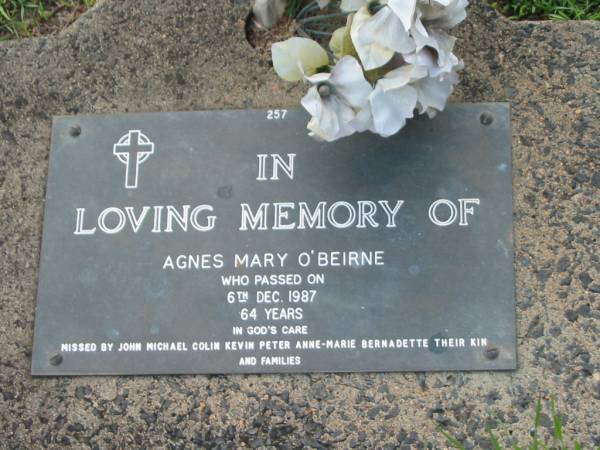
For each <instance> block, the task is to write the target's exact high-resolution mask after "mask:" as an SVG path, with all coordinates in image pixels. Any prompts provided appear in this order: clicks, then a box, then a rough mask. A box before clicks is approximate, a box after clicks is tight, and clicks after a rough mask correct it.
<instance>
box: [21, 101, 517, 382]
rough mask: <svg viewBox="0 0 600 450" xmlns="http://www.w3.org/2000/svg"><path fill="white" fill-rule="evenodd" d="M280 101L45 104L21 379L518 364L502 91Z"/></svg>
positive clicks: (506, 128) (494, 367) (507, 141)
mask: <svg viewBox="0 0 600 450" xmlns="http://www.w3.org/2000/svg"><path fill="white" fill-rule="evenodd" d="M282 115H283V112H282V111H271V112H270V113H269V112H267V111H257V110H245V111H205V112H189V113H182V112H179V113H156V114H124V115H106V116H72V117H61V118H57V119H56V120H55V123H54V129H53V137H52V150H51V154H50V168H49V176H48V187H47V203H46V212H45V218H44V234H43V242H42V255H41V271H40V281H39V289H38V306H37V312H36V327H35V341H34V354H33V364H32V373H33V374H34V375H59V374H60V375H67V374H171V373H240V372H247V373H260V372H313V371H413V370H414V371H423V370H498V369H514V368H515V366H516V354H515V317H514V314H515V312H514V282H513V267H512V196H511V151H510V115H509V108H508V105H506V104H499V103H494V104H489V103H488V104H455V105H451V106H449V107H448V109H447V110H446V111H445V112H444V113H442V114H440V115H439V116H438V117H437V118H435V119H434V120H426V119H417V120H413V121H412V122H410V124H409V125H408V126H407V127H406V128H405V129H404V130H403V131H402V132H401V133H399V134H398V135H396V136H394V137H392V138H388V139H381V138H378V137H375V136H373V135H370V134H362V135H357V136H353V137H350V138H347V139H344V140H342V141H339V142H336V143H334V144H326V143H318V142H315V141H314V140H312V139H311V138H309V137H307V136H306V133H305V123H306V119H307V118H306V116H305V113H304V112H302V111H301V110H290V111H287V113H286V114H285V117H284V118H281V116H282ZM268 116H270V117H271V119H270V120H269V119H268V118H267V117H268ZM272 154H278V155H280V158H281V159H280V160H279V162H280V164H279V165H278V169H279V170H278V173H277V178H278V179H277V180H274V179H271V178H273V175H274V173H273V167H274V166H273V164H275V165H276V163H275V159H274V157H272V156H271V155H272ZM290 154H294V155H295V156H294V157H293V168H292V167H291V164H290V158H292V157H290V156H289V155H290ZM259 155H266V156H259ZM261 162H262V163H264V165H263V164H261ZM263 169H264V171H263ZM263 178H265V179H263ZM461 199H462V202H461ZM438 200H440V201H439V202H438V203H437V205H438V206H437V207H435V206H434V207H433V210H432V212H431V214H430V209H431V208H432V204H434V202H436V201H438ZM442 200H443V201H442ZM262 204H265V205H266V206H261V205H262ZM186 205H189V206H186ZM243 205H246V206H243ZM386 205H387V208H386ZM145 207H146V208H145ZM395 207H396V210H394V208H395ZM261 212H264V213H265V215H264V217H261V215H260V214H261ZM454 213H455V217H453V214H454ZM254 219H255V220H254ZM436 222H437V223H436ZM461 222H462V225H461ZM335 252H339V253H335ZM352 252H354V253H352ZM245 255H247V259H245V257H246V256H245ZM236 258H237V264H236ZM336 258H337V260H336ZM344 258H346V259H344ZM334 261H335V263H334ZM271 275H281V276H284V275H285V276H287V278H285V277H280V278H275V279H271V278H270V276H271ZM244 276H247V277H248V281H247V282H246V280H245V278H244ZM232 277H234V278H232ZM235 277H238V278H235ZM227 280H229V284H230V286H227V285H226V284H227V282H226V281H227ZM236 281H238V283H237V284H235V282H236ZM281 282H283V284H281ZM232 283H234V284H235V285H231V284H232ZM251 333H253V334H251ZM256 333H264V334H256ZM251 347H253V348H251ZM318 347H320V348H318ZM382 347H387V348H382ZM119 348H120V349H121V350H119Z"/></svg>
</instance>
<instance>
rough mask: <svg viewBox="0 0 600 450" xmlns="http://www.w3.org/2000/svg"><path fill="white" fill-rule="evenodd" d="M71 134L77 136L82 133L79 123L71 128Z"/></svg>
mask: <svg viewBox="0 0 600 450" xmlns="http://www.w3.org/2000/svg"><path fill="white" fill-rule="evenodd" d="M69 134H70V135H71V136H72V137H77V136H79V135H80V134H81V127H80V126H79V125H73V126H72V127H71V129H70V130H69Z"/></svg>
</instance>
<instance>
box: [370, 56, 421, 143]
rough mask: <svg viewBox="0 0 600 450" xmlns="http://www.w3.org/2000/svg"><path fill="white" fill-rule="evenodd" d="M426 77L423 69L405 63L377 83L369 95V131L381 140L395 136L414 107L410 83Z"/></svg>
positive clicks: (415, 99) (415, 100) (415, 101)
mask: <svg viewBox="0 0 600 450" xmlns="http://www.w3.org/2000/svg"><path fill="white" fill-rule="evenodd" d="M426 77H427V68H426V67H425V66H415V65H412V64H405V65H404V66H402V67H399V68H397V69H394V70H392V71H391V72H388V73H387V74H386V75H385V76H384V77H383V78H381V79H380V80H378V81H377V84H376V85H375V89H374V90H373V92H372V94H371V95H370V96H369V103H370V105H371V114H372V116H373V126H372V131H374V132H375V133H377V134H379V135H381V136H383V137H388V136H391V135H392V134H395V133H397V132H398V131H399V130H400V129H401V128H402V127H403V126H404V125H405V124H406V120H407V119H409V118H411V117H413V115H414V110H415V108H416V107H417V101H418V91H417V89H415V88H414V87H413V85H412V84H413V83H414V82H415V81H418V80H423V79H426Z"/></svg>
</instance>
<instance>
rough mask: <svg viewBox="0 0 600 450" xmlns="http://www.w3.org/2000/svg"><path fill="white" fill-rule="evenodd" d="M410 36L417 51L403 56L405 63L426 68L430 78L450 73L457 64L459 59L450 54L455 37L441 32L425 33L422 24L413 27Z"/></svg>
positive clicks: (429, 31) (430, 31)
mask: <svg viewBox="0 0 600 450" xmlns="http://www.w3.org/2000/svg"><path fill="white" fill-rule="evenodd" d="M412 35H413V37H414V39H415V43H416V45H417V49H416V51H415V52H414V53H409V54H405V55H403V57H404V60H405V61H406V62H408V63H411V64H418V65H423V66H427V67H428V68H429V75H430V76H432V77H436V76H438V75H440V74H441V73H447V72H450V71H451V70H452V68H453V67H454V66H456V65H457V64H458V63H459V59H458V58H457V57H456V55H454V53H452V50H453V48H454V43H455V42H456V38H455V37H453V36H450V35H449V34H446V32H444V31H442V30H436V29H431V30H428V31H427V30H425V29H424V27H423V25H422V24H417V25H415V27H414V28H413V30H412Z"/></svg>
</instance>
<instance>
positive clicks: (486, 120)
mask: <svg viewBox="0 0 600 450" xmlns="http://www.w3.org/2000/svg"><path fill="white" fill-rule="evenodd" d="M479 121H480V122H481V123H482V125H491V123H492V122H493V121H494V116H492V115H491V114H490V113H489V112H483V113H481V116H479Z"/></svg>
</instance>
